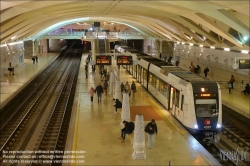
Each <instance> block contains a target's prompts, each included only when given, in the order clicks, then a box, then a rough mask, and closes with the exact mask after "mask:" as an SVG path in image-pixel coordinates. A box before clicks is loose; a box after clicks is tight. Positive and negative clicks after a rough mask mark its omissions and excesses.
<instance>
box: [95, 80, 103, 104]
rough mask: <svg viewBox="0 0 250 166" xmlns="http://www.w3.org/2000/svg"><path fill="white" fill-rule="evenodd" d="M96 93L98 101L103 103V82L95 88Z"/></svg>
mask: <svg viewBox="0 0 250 166" xmlns="http://www.w3.org/2000/svg"><path fill="white" fill-rule="evenodd" d="M95 93H97V98H98V103H101V101H102V93H103V87H102V86H101V84H99V85H98V86H97V87H96V88H95Z"/></svg>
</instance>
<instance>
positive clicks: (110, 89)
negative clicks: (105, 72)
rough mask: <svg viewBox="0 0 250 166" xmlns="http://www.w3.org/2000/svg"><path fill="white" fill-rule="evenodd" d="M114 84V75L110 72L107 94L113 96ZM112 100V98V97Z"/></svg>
mask: <svg viewBox="0 0 250 166" xmlns="http://www.w3.org/2000/svg"><path fill="white" fill-rule="evenodd" d="M114 83H115V77H114V73H113V72H110V78H109V94H113V91H114ZM113 98H114V97H113Z"/></svg>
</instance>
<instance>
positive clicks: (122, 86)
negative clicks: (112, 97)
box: [121, 82, 124, 92]
mask: <svg viewBox="0 0 250 166" xmlns="http://www.w3.org/2000/svg"><path fill="white" fill-rule="evenodd" d="M123 91H124V84H123V82H122V83H121V92H123Z"/></svg>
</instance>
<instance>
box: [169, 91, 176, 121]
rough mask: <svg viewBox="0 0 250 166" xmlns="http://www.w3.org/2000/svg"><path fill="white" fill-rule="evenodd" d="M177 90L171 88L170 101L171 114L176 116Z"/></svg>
mask: <svg viewBox="0 0 250 166" xmlns="http://www.w3.org/2000/svg"><path fill="white" fill-rule="evenodd" d="M175 95H176V89H175V88H174V87H172V86H171V87H170V100H169V110H170V112H171V114H172V115H173V116H174V115H175V109H176V107H175V104H174V103H175V99H176V96H175Z"/></svg>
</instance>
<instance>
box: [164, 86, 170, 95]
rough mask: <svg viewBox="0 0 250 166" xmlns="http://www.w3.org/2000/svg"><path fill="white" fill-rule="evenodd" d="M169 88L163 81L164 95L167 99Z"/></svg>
mask: <svg viewBox="0 0 250 166" xmlns="http://www.w3.org/2000/svg"><path fill="white" fill-rule="evenodd" d="M169 88H170V86H168V84H167V83H165V86H164V96H166V98H167V99H168V98H169Z"/></svg>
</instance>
